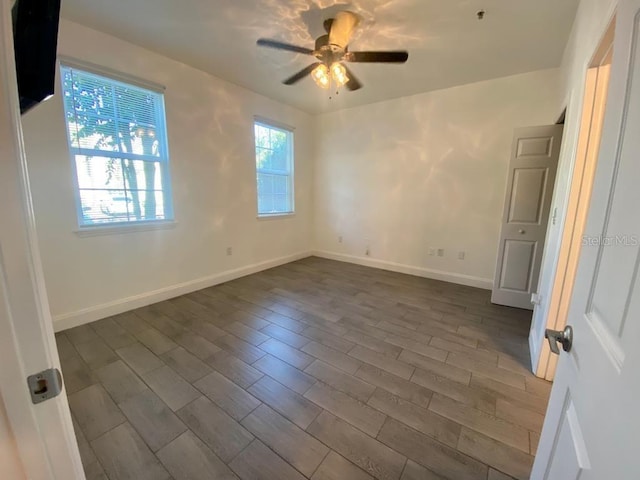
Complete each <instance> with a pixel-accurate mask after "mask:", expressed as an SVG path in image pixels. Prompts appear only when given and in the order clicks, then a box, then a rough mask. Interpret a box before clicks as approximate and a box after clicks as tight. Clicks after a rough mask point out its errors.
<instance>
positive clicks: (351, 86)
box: [343, 65, 362, 92]
mask: <svg viewBox="0 0 640 480" xmlns="http://www.w3.org/2000/svg"><path fill="white" fill-rule="evenodd" d="M343 67H344V70H345V71H346V72H347V77H349V81H348V82H347V83H346V84H345V85H344V86H345V87H347V90H351V91H352V92H353V91H354V90H359V89H361V88H362V83H360V80H358V79H357V78H356V76H355V75H354V74H353V72H352V71H351V70H349V68H347V66H346V65H343Z"/></svg>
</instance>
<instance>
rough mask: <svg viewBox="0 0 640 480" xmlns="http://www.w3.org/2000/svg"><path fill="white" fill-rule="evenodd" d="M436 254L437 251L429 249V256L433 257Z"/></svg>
mask: <svg viewBox="0 0 640 480" xmlns="http://www.w3.org/2000/svg"><path fill="white" fill-rule="evenodd" d="M435 254H436V249H435V248H431V247H429V256H430V257H433V256H434V255H435Z"/></svg>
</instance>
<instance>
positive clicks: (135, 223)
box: [57, 56, 176, 236]
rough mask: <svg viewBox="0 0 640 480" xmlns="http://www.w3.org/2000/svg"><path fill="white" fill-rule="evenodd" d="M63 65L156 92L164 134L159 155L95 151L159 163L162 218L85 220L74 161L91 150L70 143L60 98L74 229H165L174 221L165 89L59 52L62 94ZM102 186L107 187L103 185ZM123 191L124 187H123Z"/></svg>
mask: <svg viewBox="0 0 640 480" xmlns="http://www.w3.org/2000/svg"><path fill="white" fill-rule="evenodd" d="M64 69H72V70H77V71H80V72H82V73H87V74H89V75H94V76H98V77H101V78H104V79H106V80H108V81H110V82H113V84H115V85H117V84H120V85H124V86H126V87H133V88H137V89H142V90H147V91H149V92H151V93H154V94H157V95H158V108H157V111H156V117H157V118H156V130H162V131H163V132H164V135H162V136H160V137H161V138H159V139H158V147H159V149H160V151H161V152H162V155H160V156H159V157H153V158H148V157H146V156H145V155H144V154H130V153H125V152H114V153H115V155H114V154H112V153H111V152H110V151H103V150H96V151H95V153H96V155H99V156H102V157H106V158H116V159H123V158H129V159H136V160H139V161H144V162H149V161H152V162H156V163H157V164H158V168H159V170H160V172H161V181H162V184H161V185H162V197H163V209H164V218H161V219H151V220H128V219H127V220H124V221H114V222H104V223H92V224H90V223H84V219H85V216H84V214H83V210H82V198H81V193H80V185H79V181H78V170H77V165H76V155H82V154H83V152H85V153H86V152H89V153H91V152H93V150H91V149H86V148H84V149H83V148H80V147H75V146H73V145H72V140H71V136H70V135H69V126H68V123H67V118H66V116H67V110H66V107H65V104H64V99H62V111H63V120H64V126H65V135H66V138H67V149H68V153H69V159H70V161H71V169H72V177H73V188H74V200H75V204H76V222H77V225H78V229H77V230H76V233H77V234H79V235H80V236H86V235H89V236H92V235H102V234H111V233H122V232H125V231H144V230H155V229H165V228H172V226H174V225H175V224H176V221H175V214H174V207H173V192H172V181H171V161H170V153H169V140H168V131H167V114H166V108H165V101H164V93H165V90H166V89H165V87H164V86H162V85H159V84H157V83H154V82H151V81H147V80H143V79H140V78H138V77H134V76H131V75H127V74H124V73H121V72H118V71H115V70H111V69H109V68H107V67H103V66H100V65H95V64H92V63H89V62H84V61H80V60H76V59H73V58H69V57H63V56H60V57H59V58H58V65H57V73H58V74H59V77H60V90H61V92H62V95H64V91H65V90H64ZM105 190H108V189H107V188H105ZM125 191H127V190H126V189H125Z"/></svg>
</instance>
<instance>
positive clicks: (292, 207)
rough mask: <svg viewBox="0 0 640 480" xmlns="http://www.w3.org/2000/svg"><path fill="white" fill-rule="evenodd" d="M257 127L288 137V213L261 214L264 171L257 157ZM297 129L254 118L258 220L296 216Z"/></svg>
mask: <svg viewBox="0 0 640 480" xmlns="http://www.w3.org/2000/svg"><path fill="white" fill-rule="evenodd" d="M256 125H259V126H261V127H264V128H268V129H272V130H279V131H281V132H284V133H285V134H286V135H287V139H288V143H289V156H288V164H289V165H288V173H287V175H286V176H287V178H288V187H289V211H286V212H265V213H261V212H260V191H259V187H258V174H259V173H260V172H261V170H263V169H259V168H258V162H257V155H256V148H257V145H256V133H255V132H256ZM294 131H295V128H293V127H290V126H288V125H284V124H282V123H280V122H276V121H274V120H270V119H268V118H264V117H259V116H254V118H253V123H252V138H253V163H254V167H255V173H256V176H255V186H256V212H257V216H258V219H269V218H278V217H291V216H294V215H295V214H296V200H295V199H296V196H295V134H294ZM264 170H265V173H267V174H268V173H270V171H268V169H264Z"/></svg>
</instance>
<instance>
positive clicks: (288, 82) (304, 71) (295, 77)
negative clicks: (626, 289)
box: [282, 62, 320, 85]
mask: <svg viewBox="0 0 640 480" xmlns="http://www.w3.org/2000/svg"><path fill="white" fill-rule="evenodd" d="M318 65H320V62H315V63H312V64H311V65H309V66H308V67H305V68H303V69H302V70H300V71H299V72H298V73H296V74H295V75H292V76H290V77H289V78H287V79H286V80H285V81H283V82H282V83H284V84H285V85H293V84H294V83H296V82H299V81H300V80H302V79H303V78H304V77H306V76H307V75H309V74H310V73H311V72H312V71H313V69H314V68H316V67H317V66H318Z"/></svg>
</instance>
